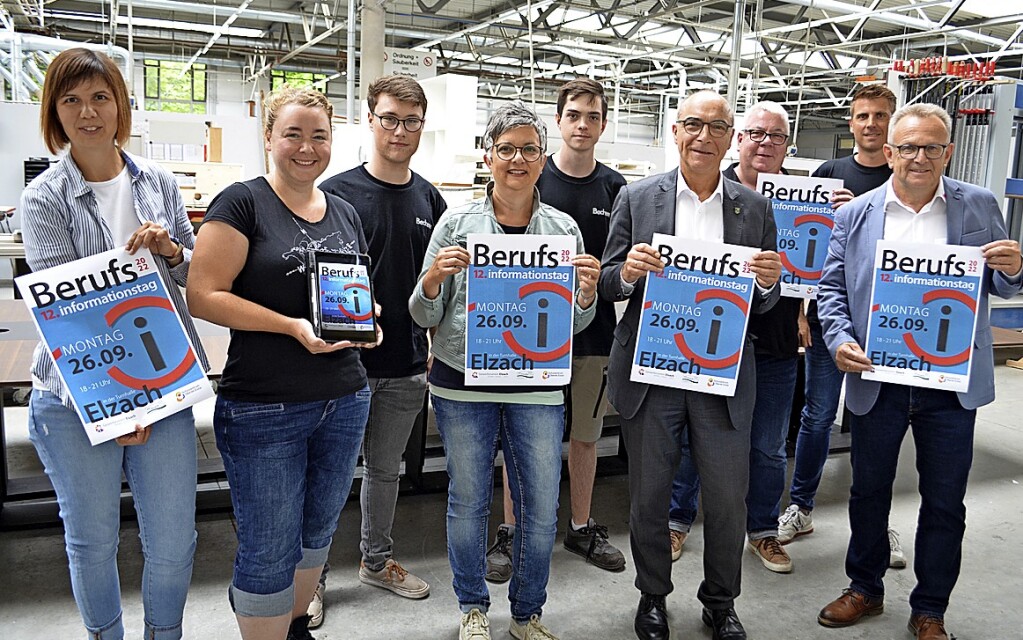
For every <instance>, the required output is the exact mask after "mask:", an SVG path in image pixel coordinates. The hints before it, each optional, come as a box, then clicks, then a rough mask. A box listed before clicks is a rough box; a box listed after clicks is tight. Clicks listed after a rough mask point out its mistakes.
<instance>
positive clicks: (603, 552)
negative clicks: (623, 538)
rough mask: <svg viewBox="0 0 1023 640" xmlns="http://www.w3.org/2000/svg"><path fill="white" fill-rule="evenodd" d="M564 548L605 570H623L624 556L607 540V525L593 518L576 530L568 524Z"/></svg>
mask: <svg viewBox="0 0 1023 640" xmlns="http://www.w3.org/2000/svg"><path fill="white" fill-rule="evenodd" d="M565 548H566V549H568V550H569V551H571V552H572V553H575V554H577V555H580V556H582V557H584V558H586V561H587V562H589V563H590V564H592V565H593V566H595V567H600V568H601V569H604V570H605V571H625V556H624V555H622V552H621V551H619V550H618V549H617V548H616V547H615V546H614V545H613V544H611V543H610V542H608V541H607V527H605V526H603V525H599V524H597V523H596V522H594V521H593V518H590V521H589V523H588V524H587V525H586V526H585V527H583V528H582V529H580V530H578V531H576V530H575V529H573V528H572V525H571V524H569V525H568V533H566V534H565Z"/></svg>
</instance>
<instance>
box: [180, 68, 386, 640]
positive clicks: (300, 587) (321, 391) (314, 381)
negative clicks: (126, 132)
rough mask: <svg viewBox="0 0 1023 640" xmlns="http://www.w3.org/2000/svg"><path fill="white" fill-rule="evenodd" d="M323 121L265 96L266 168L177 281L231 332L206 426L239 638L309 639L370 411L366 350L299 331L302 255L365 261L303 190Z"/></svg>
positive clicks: (192, 302) (240, 189)
mask: <svg viewBox="0 0 1023 640" xmlns="http://www.w3.org/2000/svg"><path fill="white" fill-rule="evenodd" d="M331 114H332V109H331V106H330V103H328V102H327V100H326V98H325V97H324V96H323V94H321V93H319V92H317V91H313V90H309V89H304V90H296V89H291V88H285V89H283V90H281V91H280V92H277V93H275V94H273V95H272V96H270V98H269V100H268V102H267V105H266V130H265V132H264V135H265V140H266V148H267V151H268V152H269V153H270V156H271V158H272V159H273V169H272V170H271V171H270V173H269V174H267V175H266V177H262V178H256V179H255V180H249V181H247V182H241V183H235V184H233V185H231V186H230V187H228V188H227V189H225V190H224V191H223V192H222V193H221V194H220V195H218V196H217V197H216V198H215V199H214V200H213V202H212V203H210V207H209V211H208V212H207V213H206V218H205V221H204V224H203V227H202V233H201V235H200V239H199V240H198V241H197V242H196V249H195V254H194V257H193V260H192V267H191V273H190V277H189V283H188V305H189V309H190V310H191V311H192V313H193V314H194V315H195V316H196V317H199V318H204V319H206V320H209V321H211V322H215V323H217V324H220V325H224V326H226V327H230V328H231V345H230V347H229V350H228V357H227V363H226V365H225V367H224V373H223V377H222V379H221V384H220V387H219V392H218V398H217V407H216V413H215V415H214V429H215V433H216V438H217V448H218V449H219V450H220V453H221V455H222V456H223V459H224V469H225V470H226V472H227V477H228V481H229V482H230V484H231V501H232V504H233V506H234V512H235V518H236V520H237V523H238V552H237V556H236V558H235V565H234V579H233V580H232V583H231V588H230V600H231V605H232V607H233V609H234V611H235V615H236V617H237V619H238V627H239V628H240V630H241V634H242V638H244V639H245V640H254V639H260V640H261V639H264V638H266V639H273V640H283V639H284V638H285V637H287V638H289V639H291V638H296V639H298V638H311V637H312V636H310V635H309V631H308V629H307V625H308V616H306V615H305V614H306V608H307V607H308V605H309V601H310V600H311V599H312V594H313V591H314V590H315V588H316V584H317V580H318V578H319V576H320V570H321V568H322V567H323V564H324V562H325V561H326V559H327V552H328V550H329V548H330V540H331V536H332V535H333V533H334V529H335V528H336V526H337V521H338V517H339V515H340V513H341V509H342V508H343V507H344V503H345V499H346V498H347V496H348V493H349V490H350V488H351V484H352V475H353V473H354V471H355V464H356V460H357V459H358V455H359V446H360V444H361V443H362V436H363V431H364V430H365V427H366V419H367V416H368V413H369V400H370V392H369V389H368V387H367V385H366V373H365V371H364V370H363V368H362V364H361V363H360V362H359V355H358V352H357V351H356V350H355V349H353V348H352V347H356V346H363V347H371V346H375V345H354V344H352V343H350V342H337V343H333V344H328V343H326V342H324V341H323V340H321V339H320V338H318V337H317V336H316V335H315V333H314V332H313V327H312V324H311V323H310V321H309V320H308V315H309V303H308V289H307V277H306V273H305V269H306V260H305V258H306V253H307V252H309V251H313V250H324V251H333V252H349V253H355V252H365V250H366V240H365V238H364V237H363V233H362V225H361V223H360V221H359V217H358V215H357V214H356V212H355V209H353V208H352V206H351V205H349V204H348V203H346V202H345V201H344V200H341V199H340V198H337V197H336V196H332V195H329V194H325V193H324V192H322V191H320V190H319V189H317V188H316V187H315V185H314V181H315V180H316V179H317V178H318V177H319V176H320V174H321V173H323V171H324V169H326V168H327V164H328V163H329V161H330V145H331V125H330V117H331ZM379 337H380V336H379V334H378V341H379Z"/></svg>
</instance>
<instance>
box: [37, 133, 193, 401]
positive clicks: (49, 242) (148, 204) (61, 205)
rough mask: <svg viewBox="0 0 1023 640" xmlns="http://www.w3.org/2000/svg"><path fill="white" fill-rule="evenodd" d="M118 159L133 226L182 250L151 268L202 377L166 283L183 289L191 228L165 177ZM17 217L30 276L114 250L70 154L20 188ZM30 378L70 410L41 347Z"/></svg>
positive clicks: (183, 312) (186, 318) (145, 164)
mask: <svg viewBox="0 0 1023 640" xmlns="http://www.w3.org/2000/svg"><path fill="white" fill-rule="evenodd" d="M121 156H122V157H123V158H124V162H125V164H126V165H127V166H128V172H129V173H130V174H131V184H132V193H133V195H134V199H135V214H136V215H137V216H138V219H139V225H140V226H141V225H142V223H143V222H146V221H151V222H154V223H156V224H158V225H160V226H162V227H163V228H165V229H166V230H167V232H168V233H170V235H171V237H173V238H176V239H177V240H179V241H180V242H181V243H182V244H183V245H184V249H185V251H184V253H185V259H184V260H183V261H182V262H181V264H179V265H178V266H176V267H174V268H170V267H168V266H167V262H166V260H159V259H158V260H156V264H157V268H158V269H159V270H160V275H161V277H162V278H163V281H164V283H166V284H167V288H168V291H169V293H170V297H171V301H172V302H173V303H174V308H175V309H176V310H177V313H178V316H179V317H180V318H181V323H182V324H183V325H184V326H185V331H186V332H187V333H188V338H189V340H190V341H191V343H192V346H193V348H195V352H196V355H197V356H198V357H199V362H200V363H201V364H202V367H203V369H204V370H207V371H208V370H209V363H208V361H207V360H206V353H205V352H204V351H203V349H202V343H200V342H199V334H198V333H197V332H196V330H195V325H194V324H193V323H192V317H191V316H190V315H188V309H187V307H186V305H185V300H184V297H183V296H182V295H181V289H179V288H178V287H175V286H171V283H172V282H173V283H177V284H178V285H179V286H181V287H183V286H185V280H186V279H187V278H188V266H189V264H190V263H191V261H192V247H193V246H195V236H194V234H193V233H192V223H191V222H189V220H188V215H186V214H185V204H184V202H183V201H182V200H181V194H180V193H179V192H178V185H177V182H176V181H175V180H174V176H172V175H171V174H170V172H168V171H167V170H166V169H164V168H162V167H160V166H159V165H157V164H155V163H153V162H149V161H148V160H144V159H142V158H139V157H136V156H133V155H130V154H128V153H126V152H124V151H122V152H121ZM18 212H19V213H20V214H21V227H22V233H23V234H24V238H25V257H26V259H27V260H28V264H29V266H30V267H31V268H32V270H33V271H42V270H43V269H48V268H50V267H55V266H57V265H61V264H64V263H66V262H71V261H73V260H78V259H79V258H84V257H86V256H91V255H94V254H97V253H102V252H104V251H109V250H110V249H113V248H114V247H115V244H114V240H113V237H112V236H111V234H110V227H109V226H108V225H107V223H106V221H105V220H104V219H103V216H102V215H100V212H99V207H98V206H97V204H96V194H95V193H93V190H92V188H91V187H90V186H89V185H88V183H86V181H85V177H84V176H83V175H82V172H81V170H80V169H79V168H78V165H76V164H75V162H74V160H73V159H72V158H71V154H70V153H68V154H65V155H64V157H63V158H61V160H60V162H58V163H57V164H56V165H54V166H52V167H50V168H49V169H47V170H46V171H45V172H43V173H42V174H40V175H39V176H38V177H36V179H35V180H33V181H32V182H31V183H30V184H29V185H28V186H27V187H25V190H24V191H23V192H22V194H21V204H20V206H19V207H18ZM32 376H33V377H34V378H35V380H36V384H38V383H42V385H43V387H44V388H46V389H47V390H49V391H50V392H51V393H53V394H54V395H56V396H58V397H59V398H60V399H61V402H63V403H64V405H65V406H67V407H68V408H74V405H73V404H72V402H71V397H70V394H69V393H68V390H67V388H65V386H64V383H63V382H62V381H61V379H60V375H59V374H58V373H57V366H56V364H55V363H54V361H53V357H52V356H51V355H50V353H49V352H48V351H47V350H46V348H45V347H44V346H43V344H42V343H40V344H39V345H38V346H37V347H36V350H35V356H34V361H33V363H32Z"/></svg>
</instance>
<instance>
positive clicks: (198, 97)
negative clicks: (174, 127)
mask: <svg viewBox="0 0 1023 640" xmlns="http://www.w3.org/2000/svg"><path fill="white" fill-rule="evenodd" d="M184 68H185V63H184V62H171V61H169V60H146V61H145V62H144V69H145V85H146V89H145V92H146V96H145V99H146V111H172V112H174V113H206V80H207V73H206V65H205V64H193V65H192V66H191V67H190V68H189V69H188V71H186V72H185V73H184V74H182V73H181V71H182V69H184Z"/></svg>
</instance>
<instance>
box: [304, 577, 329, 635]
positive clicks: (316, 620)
mask: <svg viewBox="0 0 1023 640" xmlns="http://www.w3.org/2000/svg"><path fill="white" fill-rule="evenodd" d="M324 588H325V587H324V586H323V583H322V582H321V583H320V584H318V585H316V591H314V592H313V599H312V600H311V601H310V602H309V609H308V610H306V614H307V615H308V616H309V628H310V629H317V628H319V627H320V625H322V624H323V590H324Z"/></svg>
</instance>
